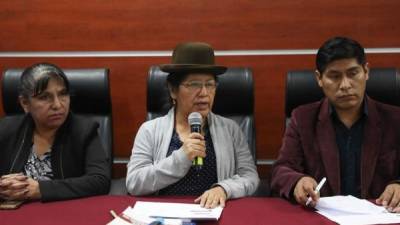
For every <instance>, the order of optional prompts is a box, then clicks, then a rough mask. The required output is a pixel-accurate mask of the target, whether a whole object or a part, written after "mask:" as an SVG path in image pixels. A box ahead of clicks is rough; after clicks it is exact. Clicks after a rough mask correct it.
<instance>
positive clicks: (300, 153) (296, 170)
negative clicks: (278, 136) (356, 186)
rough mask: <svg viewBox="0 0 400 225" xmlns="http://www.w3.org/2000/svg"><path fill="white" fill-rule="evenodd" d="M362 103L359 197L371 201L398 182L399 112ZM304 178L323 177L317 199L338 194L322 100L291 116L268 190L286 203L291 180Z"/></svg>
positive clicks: (331, 134) (337, 171)
mask: <svg viewBox="0 0 400 225" xmlns="http://www.w3.org/2000/svg"><path fill="white" fill-rule="evenodd" d="M366 98H367V99H366V104H367V107H368V117H367V120H366V122H365V126H364V137H363V144H362V149H361V173H360V176H361V181H360V185H361V197H362V198H377V197H379V195H380V194H381V193H382V192H383V191H384V189H385V187H386V186H387V185H388V184H390V183H391V182H394V181H395V180H397V179H398V178H399V172H400V163H399V160H400V149H399V148H400V108H399V107H395V106H390V105H386V104H383V103H380V102H377V101H374V100H372V99H371V98H369V97H366ZM304 176H310V177H313V178H314V179H315V180H316V181H317V182H319V181H320V180H321V179H322V178H323V177H326V178H327V182H326V183H325V185H324V186H323V188H322V189H321V192H320V194H321V196H332V195H339V194H340V193H341V191H340V163H339V150H338V147H337V145H336V134H335V130H334V127H333V124H332V121H331V116H330V114H329V103H328V100H327V99H326V98H325V99H323V100H321V101H319V102H315V103H311V104H307V105H303V106H300V107H298V108H297V109H295V110H294V111H293V113H292V117H291V121H290V124H289V125H288V127H287V129H286V131H285V135H284V138H283V144H282V147H281V149H280V153H279V157H278V160H277V161H276V162H275V164H274V166H273V169H272V179H271V189H272V191H273V193H275V194H279V195H280V196H282V197H286V198H288V199H292V198H293V196H292V195H293V190H294V187H295V185H296V183H297V181H298V180H299V179H300V178H301V177H304Z"/></svg>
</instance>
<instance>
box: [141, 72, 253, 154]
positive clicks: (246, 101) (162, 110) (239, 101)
mask: <svg viewBox="0 0 400 225" xmlns="http://www.w3.org/2000/svg"><path fill="white" fill-rule="evenodd" d="M167 75H168V74H167V73H164V72H162V71H161V70H160V68H159V67H158V66H152V67H151V68H150V70H149V75H148V79H147V118H146V119H147V120H151V119H154V118H157V117H160V116H163V115H165V114H167V112H168V110H169V109H170V108H171V107H172V105H171V102H170V100H169V92H168V88H167V84H166V80H167ZM218 83H219V84H218V88H217V92H216V95H215V100H214V106H213V109H212V111H213V112H214V113H216V114H219V115H221V116H224V117H227V118H230V119H232V120H234V121H235V122H236V123H237V124H238V125H239V126H240V128H241V129H242V131H243V133H244V135H245V136H246V138H247V142H248V144H249V148H250V151H251V153H252V155H253V158H254V160H255V159H256V146H255V139H256V137H255V128H254V115H253V114H254V91H253V90H254V88H253V76H252V71H251V70H250V69H249V68H229V69H228V70H227V71H226V72H225V73H224V74H223V75H219V76H218Z"/></svg>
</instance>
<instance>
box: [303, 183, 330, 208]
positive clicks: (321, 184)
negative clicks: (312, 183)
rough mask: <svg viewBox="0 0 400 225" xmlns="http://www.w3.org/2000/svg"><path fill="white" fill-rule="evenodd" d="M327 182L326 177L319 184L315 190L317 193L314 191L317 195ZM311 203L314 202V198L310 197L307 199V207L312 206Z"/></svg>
mask: <svg viewBox="0 0 400 225" xmlns="http://www.w3.org/2000/svg"><path fill="white" fill-rule="evenodd" d="M325 181H326V177H324V178H322V180H321V181H320V182H319V184H318V185H317V187H316V188H315V191H314V193H315V194H318V192H319V190H321V188H322V186H323V185H324V184H325ZM311 201H312V198H311V196H310V197H308V199H307V202H306V206H308V204H310V202H311Z"/></svg>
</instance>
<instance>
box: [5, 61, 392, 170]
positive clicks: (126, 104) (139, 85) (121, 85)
mask: <svg viewBox="0 0 400 225" xmlns="http://www.w3.org/2000/svg"><path fill="white" fill-rule="evenodd" d="M368 59H369V61H370V64H371V66H372V67H400V54H379V55H375V54H371V55H369V56H368ZM169 60H170V59H169V58H166V57H154V58H0V71H4V69H5V68H12V67H25V66H27V65H30V64H32V63H34V62H39V61H48V62H52V63H56V64H58V65H60V66H62V67H63V68H89V67H107V68H110V82H111V97H112V105H113V122H114V155H115V157H129V155H130V151H131V147H132V144H133V138H134V136H135V134H136V132H137V130H138V129H139V126H140V124H141V123H142V122H143V121H144V119H145V114H146V77H147V71H148V68H149V67H150V65H154V64H160V63H168V62H169ZM217 61H218V63H220V64H224V65H227V66H249V67H251V68H252V69H253V75H254V81H255V120H256V135H257V158H258V159H275V158H276V156H277V155H278V150H279V147H280V145H281V140H282V134H283V131H284V87H285V77H286V73H287V71H288V70H295V69H312V68H314V56H242V57H238V56H233V57H219V58H218V60H217ZM0 113H1V115H2V114H3V112H2V110H1V111H0ZM115 168H116V169H117V171H115V176H118V177H119V176H122V175H123V174H124V173H125V172H124V170H125V167H124V166H116V167H115ZM259 169H260V171H268V169H265V168H259ZM260 175H261V176H262V177H265V176H266V174H265V173H263V174H260Z"/></svg>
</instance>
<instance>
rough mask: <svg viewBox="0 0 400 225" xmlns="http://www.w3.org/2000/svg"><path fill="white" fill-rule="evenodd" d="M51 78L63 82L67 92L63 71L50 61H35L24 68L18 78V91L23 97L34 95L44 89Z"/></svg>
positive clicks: (67, 83)
mask: <svg viewBox="0 0 400 225" xmlns="http://www.w3.org/2000/svg"><path fill="white" fill-rule="evenodd" d="M51 78H55V79H58V80H60V81H62V82H63V83H64V86H65V88H66V90H67V92H68V93H69V82H68V79H67V76H66V75H65V73H64V72H63V71H62V70H61V69H60V68H59V67H58V66H56V65H53V64H50V63H37V64H34V65H32V66H30V67H28V68H26V69H25V70H24V72H23V73H22V75H21V78H20V84H19V88H18V92H19V95H20V96H23V97H25V98H30V97H35V96H38V95H40V94H41V93H42V92H43V91H44V90H46V88H47V85H48V83H49V80H50V79H51Z"/></svg>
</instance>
